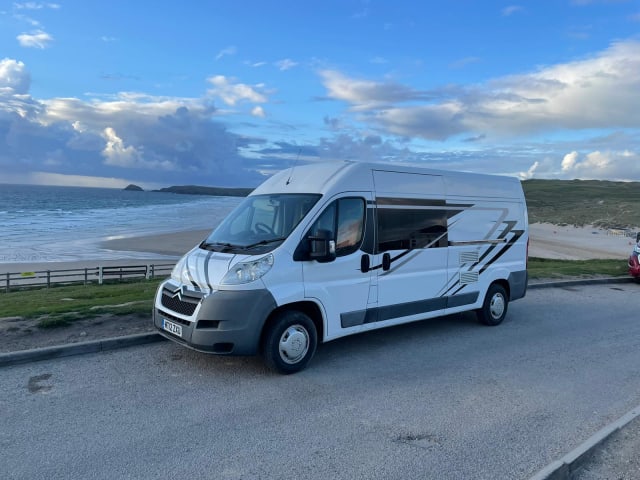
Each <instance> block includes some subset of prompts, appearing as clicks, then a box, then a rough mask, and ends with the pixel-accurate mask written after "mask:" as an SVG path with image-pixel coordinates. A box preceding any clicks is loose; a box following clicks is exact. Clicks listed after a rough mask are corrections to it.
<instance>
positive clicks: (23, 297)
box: [0, 279, 162, 327]
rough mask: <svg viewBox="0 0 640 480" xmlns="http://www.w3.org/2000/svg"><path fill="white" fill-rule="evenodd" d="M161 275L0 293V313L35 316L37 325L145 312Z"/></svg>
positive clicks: (47, 325)
mask: <svg viewBox="0 0 640 480" xmlns="http://www.w3.org/2000/svg"><path fill="white" fill-rule="evenodd" d="M161 281H162V280H161V279H154V280H145V281H136V282H123V283H110V284H105V285H95V284H92V285H86V286H85V285H72V286H62V287H53V288H49V289H46V288H43V289H33V290H21V291H14V292H9V293H2V294H0V317H22V318H37V319H39V322H38V326H40V327H56V326H63V325H68V324H69V323H72V322H73V321H74V320H78V319H82V318H92V317H97V316H99V315H102V314H105V313H107V314H114V315H149V314H150V312H151V308H152V306H153V298H154V295H155V292H156V289H157V288H158V285H159V284H160V282H161Z"/></svg>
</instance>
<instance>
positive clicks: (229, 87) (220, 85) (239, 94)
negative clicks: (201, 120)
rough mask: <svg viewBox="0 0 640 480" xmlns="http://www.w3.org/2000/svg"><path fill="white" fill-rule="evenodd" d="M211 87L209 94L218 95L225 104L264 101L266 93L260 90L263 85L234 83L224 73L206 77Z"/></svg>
mask: <svg viewBox="0 0 640 480" xmlns="http://www.w3.org/2000/svg"><path fill="white" fill-rule="evenodd" d="M208 81H209V83H210V84H211V85H212V88H211V89H209V91H208V93H209V95H212V96H215V97H219V98H221V99H222V101H223V102H224V103H226V104H227V105H231V106H233V105H235V104H236V103H238V102H243V101H249V102H253V103H265V102H266V101H267V97H266V94H265V93H263V92H261V91H260V90H262V89H263V88H264V85H253V86H251V85H246V84H244V83H234V81H233V79H231V78H228V77H225V76H224V75H216V76H214V77H210V78H209V79H208Z"/></svg>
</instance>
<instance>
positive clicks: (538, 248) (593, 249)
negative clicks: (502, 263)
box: [529, 223, 635, 262]
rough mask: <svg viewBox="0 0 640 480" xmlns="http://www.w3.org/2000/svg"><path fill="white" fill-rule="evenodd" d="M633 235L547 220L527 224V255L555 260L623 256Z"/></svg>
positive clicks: (629, 248)
mask: <svg viewBox="0 0 640 480" xmlns="http://www.w3.org/2000/svg"><path fill="white" fill-rule="evenodd" d="M634 244H635V239H634V238H629V237H625V236H619V235H611V234H610V233H609V232H608V231H607V230H603V229H601V228H596V227H592V226H585V227H572V226H562V227H560V226H558V225H552V224H549V223H534V224H532V225H530V226H529V256H530V257H538V258H550V259H556V260H589V259H595V258H608V259H617V258H619V259H620V260H624V261H625V262H626V260H627V258H628V257H629V255H630V254H631V251H632V250H633V246H634Z"/></svg>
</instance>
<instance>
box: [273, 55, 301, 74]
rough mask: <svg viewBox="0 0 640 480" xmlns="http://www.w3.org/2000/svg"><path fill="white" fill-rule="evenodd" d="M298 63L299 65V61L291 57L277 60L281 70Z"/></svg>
mask: <svg viewBox="0 0 640 480" xmlns="http://www.w3.org/2000/svg"><path fill="white" fill-rule="evenodd" d="M296 65H298V63H297V62H294V61H293V60H291V59H290V58H285V59H284V60H280V61H278V62H276V66H277V67H278V69H280V70H281V71H285V70H289V69H291V68H293V67H295V66H296Z"/></svg>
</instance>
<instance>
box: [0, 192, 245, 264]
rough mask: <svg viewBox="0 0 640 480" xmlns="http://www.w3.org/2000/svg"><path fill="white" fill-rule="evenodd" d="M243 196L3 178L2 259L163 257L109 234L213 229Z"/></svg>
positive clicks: (0, 198) (0, 209) (0, 210)
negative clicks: (127, 248) (121, 248)
mask: <svg viewBox="0 0 640 480" xmlns="http://www.w3.org/2000/svg"><path fill="white" fill-rule="evenodd" d="M241 200H242V198H239V197H214V196H207V195H180V194H173V193H163V192H140V191H126V190H115V189H107V188H83V187H54V186H40V185H2V184H0V263H17V262H57V261H75V260H99V259H104V260H109V259H120V258H158V257H160V255H158V254H144V253H140V252H114V251H111V250H105V249H102V248H101V246H100V245H101V243H102V242H103V241H104V240H109V239H112V238H126V237H134V236H140V235H152V234H157V233H170V232H177V231H184V230H206V229H213V228H214V227H215V226H216V225H218V224H219V223H220V221H221V220H222V219H223V218H224V217H225V216H226V215H227V213H229V212H230V211H231V210H232V209H233V208H234V207H235V206H236V205H238V204H239V203H240V201H241Z"/></svg>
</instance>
